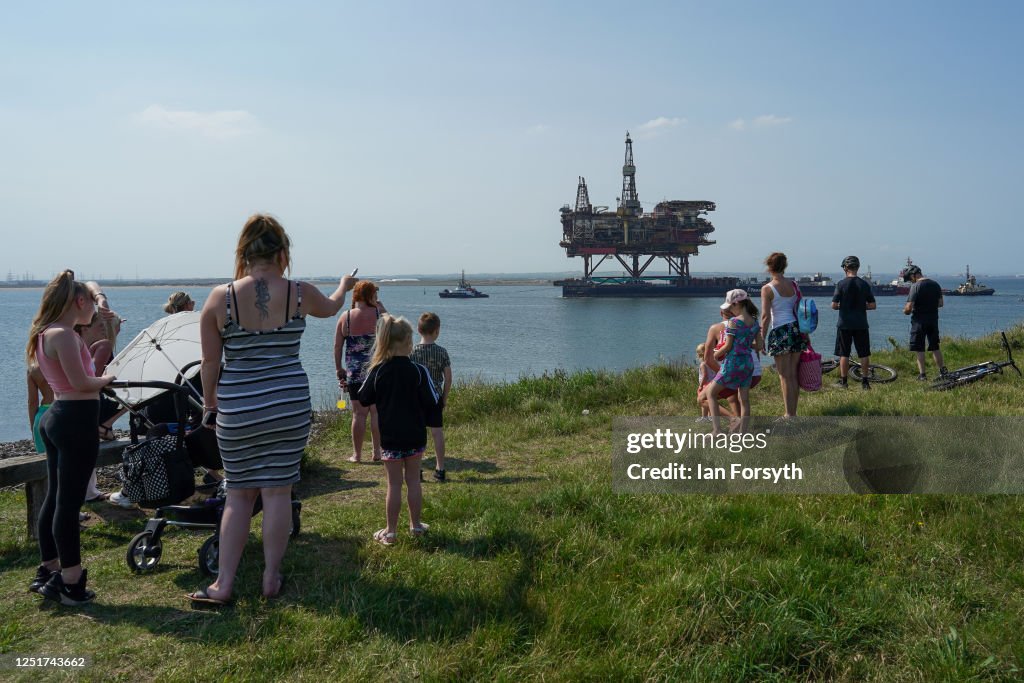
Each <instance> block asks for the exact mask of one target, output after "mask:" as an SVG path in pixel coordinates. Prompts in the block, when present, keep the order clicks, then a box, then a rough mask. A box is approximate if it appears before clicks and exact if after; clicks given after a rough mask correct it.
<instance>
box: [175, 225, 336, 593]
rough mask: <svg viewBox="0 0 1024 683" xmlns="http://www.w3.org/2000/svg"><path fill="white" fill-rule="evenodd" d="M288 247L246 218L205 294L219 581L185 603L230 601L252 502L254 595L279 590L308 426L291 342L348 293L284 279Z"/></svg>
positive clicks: (276, 228)
mask: <svg viewBox="0 0 1024 683" xmlns="http://www.w3.org/2000/svg"><path fill="white" fill-rule="evenodd" d="M290 247H291V241H290V240H289V239H288V235H287V234H286V233H285V231H284V228H282V227H281V224H280V223H278V221H277V220H276V219H275V218H273V217H271V216H267V215H261V214H257V215H255V216H252V217H251V218H250V219H249V220H248V221H247V222H246V224H245V226H244V227H243V228H242V233H241V235H239V238H238V248H237V249H236V251H235V279H234V281H233V282H231V283H229V284H227V285H222V286H219V287H215V288H214V289H213V291H212V292H211V293H210V296H209V298H208V299H207V300H206V304H205V305H204V306H203V312H202V315H201V317H200V333H201V338H202V348H203V361H202V380H203V404H204V405H203V408H204V415H203V424H204V425H206V426H208V427H212V426H213V425H214V424H216V430H217V443H218V446H219V448H220V453H221V458H222V459H223V461H224V472H225V475H226V476H225V478H226V480H227V501H226V503H225V506H224V515H223V517H222V518H221V524H220V557H219V564H220V573H219V574H218V576H217V579H216V581H214V582H213V583H212V584H210V586H209V587H208V588H206V589H203V590H199V591H196V592H195V593H190V594H189V596H188V597H189V598H190V599H191V600H192V601H193V602H194V603H208V604H217V605H219V604H225V603H227V602H228V601H230V599H231V595H232V592H233V590H234V581H235V573H236V571H237V570H238V563H239V561H240V560H241V557H242V550H243V549H244V548H245V542H246V540H247V539H248V537H249V528H250V525H251V522H252V509H253V505H254V503H255V502H256V497H257V496H262V499H263V555H264V559H265V561H266V566H265V568H264V571H263V595H264V596H265V597H273V596H275V595H277V594H278V593H279V592H280V590H281V586H282V584H283V582H284V575H283V574H282V573H281V560H282V558H283V557H284V551H285V549H286V548H287V546H288V536H289V533H290V531H291V488H292V485H293V484H295V483H296V482H298V481H299V462H300V461H301V459H302V453H303V450H304V448H305V446H306V440H307V438H308V437H309V424H310V417H311V409H310V400H309V381H308V379H307V378H306V373H305V370H303V368H302V363H301V362H300V361H299V340H300V338H301V337H302V332H303V330H305V328H306V319H305V317H306V316H307V315H312V316H314V317H317V318H329V317H333V316H334V315H336V314H337V312H338V311H339V310H340V309H341V307H342V306H343V305H344V303H345V294H346V292H348V290H350V289H352V286H353V285H354V284H355V278H352V277H349V276H346V277H343V278H341V282H340V283H339V285H338V288H337V289H336V290H335V291H334V293H333V294H331V295H330V296H325V295H324V294H322V293H321V292H320V290H318V289H317V288H316V287H314V286H312V285H309V284H306V283H304V282H293V281H291V280H288V279H287V278H285V271H287V270H289V269H290V268H291V255H290ZM222 359H223V362H224V366H223V370H222V369H221V360H222Z"/></svg>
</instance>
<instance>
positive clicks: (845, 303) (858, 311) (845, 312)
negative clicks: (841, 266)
mask: <svg viewBox="0 0 1024 683" xmlns="http://www.w3.org/2000/svg"><path fill="white" fill-rule="evenodd" d="M832 301H833V302H836V303H838V304H839V320H838V322H836V327H838V328H839V329H841V330H866V329H868V304H873V303H875V295H874V294H872V293H871V285H869V284H868V283H867V281H865V280H864V279H862V278H859V277H857V276H850V277H847V278H844V279H843V280H840V281H839V282H837V283H836V293H835V294H833V295H832Z"/></svg>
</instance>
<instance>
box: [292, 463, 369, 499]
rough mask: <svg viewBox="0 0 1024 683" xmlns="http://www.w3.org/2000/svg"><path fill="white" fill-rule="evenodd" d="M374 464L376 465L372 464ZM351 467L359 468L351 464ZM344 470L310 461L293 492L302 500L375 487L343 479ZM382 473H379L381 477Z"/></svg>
mask: <svg viewBox="0 0 1024 683" xmlns="http://www.w3.org/2000/svg"><path fill="white" fill-rule="evenodd" d="M374 464H376V463H374ZM352 467H361V465H358V464H353V465H352ZM344 475H345V470H343V469H342V468H340V467H338V466H336V465H331V464H329V463H326V462H323V461H322V460H321V461H311V462H309V463H307V465H306V466H305V467H303V469H302V481H300V482H299V483H298V484H297V485H296V486H295V491H296V493H297V494H298V495H299V497H300V498H302V499H303V500H307V499H310V498H316V497H317V496H326V495H329V494H331V493H337V492H338V491H352V490H355V489H365V488H372V487H374V486H377V483H376V482H372V481H361V480H348V479H345V477H344ZM383 476H384V472H383V471H382V472H381V477H383Z"/></svg>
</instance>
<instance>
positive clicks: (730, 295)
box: [719, 289, 750, 311]
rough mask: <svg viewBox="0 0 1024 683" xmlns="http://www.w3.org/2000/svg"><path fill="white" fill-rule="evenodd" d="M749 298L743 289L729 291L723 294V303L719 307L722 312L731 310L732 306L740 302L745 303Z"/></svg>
mask: <svg viewBox="0 0 1024 683" xmlns="http://www.w3.org/2000/svg"><path fill="white" fill-rule="evenodd" d="M749 298H750V295H749V294H747V290H745V289H730V290H729V291H728V292H726V293H725V303H724V304H722V305H721V306H719V308H721V309H722V310H723V311H724V310H726V309H728V308H731V307H732V305H733V304H738V303H739V302H741V301H746V300H747V299H749Z"/></svg>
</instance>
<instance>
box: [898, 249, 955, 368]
mask: <svg viewBox="0 0 1024 683" xmlns="http://www.w3.org/2000/svg"><path fill="white" fill-rule="evenodd" d="M903 279H904V280H908V281H910V282H912V283H913V284H912V285H911V286H910V294H909V295H908V296H907V303H906V304H905V305H904V306H903V314H904V315H909V316H910V350H911V351H914V352H915V353H917V372H918V375H917V379H918V380H920V381H922V382H924V381H927V379H928V373H926V372H925V368H924V359H925V351H926V349H925V342H926V341H927V342H928V346H927V350H928V351H931V352H932V357H933V358H934V359H935V365H936V366H938V368H939V375H940V376H941V375H945V374H946V366H945V364H943V362H942V351H940V350H939V309H940V308H942V304H943V303H944V301H943V297H942V287H940V286H939V283H938V282H936V281H935V280H932V279H929V278H926V277H925V276H924V274H923V273H922V272H921V267H920V266H910V267H908V268H907V269H906V270H905V271H904V272H903Z"/></svg>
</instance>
